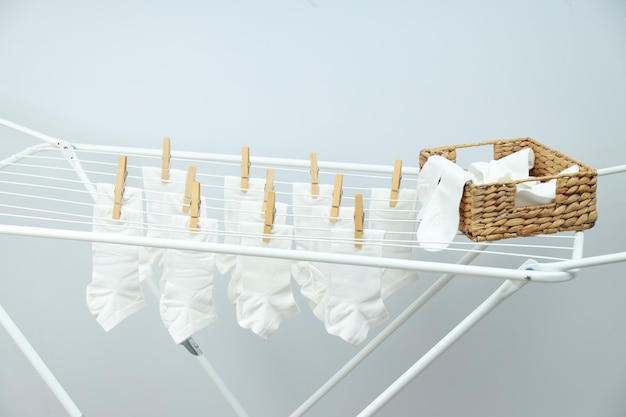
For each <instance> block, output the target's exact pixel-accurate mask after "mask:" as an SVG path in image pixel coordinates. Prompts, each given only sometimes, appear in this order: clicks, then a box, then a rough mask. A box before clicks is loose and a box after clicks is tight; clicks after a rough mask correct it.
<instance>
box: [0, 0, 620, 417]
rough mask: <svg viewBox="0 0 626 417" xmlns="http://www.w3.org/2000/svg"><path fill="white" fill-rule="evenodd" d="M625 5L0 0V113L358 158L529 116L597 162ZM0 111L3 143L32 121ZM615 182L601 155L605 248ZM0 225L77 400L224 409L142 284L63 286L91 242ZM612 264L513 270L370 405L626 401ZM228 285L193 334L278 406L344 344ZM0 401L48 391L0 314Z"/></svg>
mask: <svg viewBox="0 0 626 417" xmlns="http://www.w3.org/2000/svg"><path fill="white" fill-rule="evenodd" d="M625 23H626V3H624V2H623V1H617V0H616V1H578V0H569V1H566V0H559V1H517V0H516V1H508V2H500V1H475V2H462V1H440V2H436V1H421V2H418V1H387V2H382V1H378V2H375V1H366V0H361V1H353V0H349V1H328V0H315V1H313V0H312V1H306V0H289V1H286V0H283V1H242V0H233V1H221V2H218V1H180V2H167V1H136V2H124V1H117V0H113V1H107V2H87V1H61V2H47V1H17V0H2V1H0V117H1V118H5V119H8V120H11V121H14V122H17V123H20V124H23V125H26V126H28V127H31V128H33V129H36V130H40V131H42V132H45V133H48V134H50V135H54V136H58V137H61V138H64V139H66V140H69V141H74V142H85V143H96V144H110V145H116V144H124V145H126V144H127V145H131V146H148V147H159V146H160V138H162V137H163V136H166V135H169V136H171V137H172V138H174V139H173V140H174V141H175V142H174V143H175V145H176V148H177V149H181V150H198V151H205V152H216V153H222V152H223V153H238V152H239V150H240V147H241V146H242V145H248V146H250V147H251V149H253V150H255V151H256V152H257V154H262V155H263V156H278V157H289V158H306V157H307V155H308V152H309V151H311V150H315V151H317V152H318V153H319V155H320V158H323V159H327V160H337V161H349V162H369V163H377V164H388V163H390V161H393V160H394V159H397V158H402V159H404V161H405V165H411V164H413V165H415V164H417V153H418V151H419V149H421V148H424V147H430V146H438V145H445V144H453V143H464V142H474V141H480V140H488V139H495V138H505V137H517V136H532V137H534V138H536V139H538V140H540V141H542V142H544V143H546V144H548V145H549V146H551V147H553V148H556V149H559V150H561V151H562V152H564V153H567V154H569V155H571V156H572V157H574V158H576V159H579V160H581V161H583V162H586V163H587V164H589V165H592V166H594V167H596V168H602V167H608V166H613V165H618V164H624V163H626V152H625V151H626V144H625V142H624V134H625V133H626V117H625V114H626V100H624V98H625V97H626V77H625V76H624V74H626V47H625V44H626V24H625ZM1 134H2V136H3V137H2V147H1V149H2V151H3V155H2V157H4V156H8V155H10V154H11V153H12V152H16V151H18V150H20V149H22V148H24V147H26V146H30V145H32V144H34V143H36V142H32V141H28V140H26V139H25V138H24V137H23V136H19V135H13V134H8V133H7V132H6V131H3V132H2V133H1ZM624 189H625V188H624V175H622V176H611V177H603V178H602V179H601V181H600V186H599V190H598V210H599V221H598V223H597V226H596V227H595V228H594V229H592V230H591V231H589V232H588V233H587V235H586V241H587V244H586V253H587V254H589V255H593V254H605V253H611V252H614V251H624V250H626V244H624V240H623V235H624V232H625V231H626V227H625V223H624V220H623V215H622V214H623V194H624ZM0 245H1V246H0V247H1V248H2V255H0V259H2V266H3V269H2V274H0V277H1V279H0V303H1V304H2V305H3V306H4V308H5V309H6V310H7V311H8V313H9V314H11V315H12V317H13V319H14V320H15V321H16V323H17V324H18V325H19V326H20V327H21V329H22V331H23V332H24V333H25V334H26V336H27V337H28V338H29V340H30V341H31V342H32V344H33V345H34V346H35V348H36V349H37V350H38V351H39V353H40V354H41V356H42V357H43V359H44V360H45V361H46V362H47V363H48V365H49V366H50V368H51V369H52V370H53V371H54V372H55V374H56V375H57V376H58V378H59V379H60V381H61V382H62V383H63V385H64V386H65V388H66V389H67V390H68V391H69V393H70V394H71V395H72V396H73V398H74V399H75V401H76V402H77V404H78V405H79V407H81V409H82V410H83V411H84V412H85V414H86V415H87V416H90V417H96V416H116V417H125V416H144V415H145V416H155V417H164V416H181V415H195V416H229V415H232V412H231V410H230V409H229V407H228V405H227V404H226V402H225V401H224V400H223V399H222V398H221V397H220V395H219V394H218V393H217V391H216V389H215V388H214V386H213V385H212V384H211V383H210V382H209V381H208V379H207V378H206V375H205V374H204V373H203V372H202V370H201V369H200V368H199V367H198V366H197V364H196V363H195V360H194V359H193V357H191V356H190V355H188V354H187V353H186V352H185V351H184V350H183V349H182V348H180V347H177V346H175V345H174V344H173V343H172V341H171V339H169V336H168V335H167V333H166V332H164V331H163V326H162V323H161V322H160V318H159V316H158V311H157V309H156V307H157V305H156V302H155V301H150V300H149V303H148V306H147V307H146V308H145V309H144V310H142V311H141V312H139V313H137V314H136V315H134V316H133V317H132V319H130V320H127V321H126V322H124V323H123V324H122V325H120V326H119V327H118V328H116V329H114V331H112V332H110V333H109V334H105V333H104V332H103V331H102V330H101V329H100V328H99V326H98V325H97V324H96V323H95V321H94V320H93V318H92V317H91V316H90V315H89V312H88V310H87V308H86V305H85V302H84V291H85V286H86V284H87V283H88V282H89V280H90V268H91V260H90V247H89V245H88V244H86V243H77V242H66V241H51V240H44V239H34V238H25V237H24V238H17V237H6V236H2V237H0ZM623 268H624V266H623V264H617V265H610V266H603V267H597V268H591V269H586V270H583V271H581V272H580V274H579V276H578V278H577V279H575V280H574V281H571V282H568V283H564V284H558V285H530V286H527V287H526V288H524V289H523V290H522V291H521V292H520V293H519V294H517V295H516V296H514V297H513V298H512V299H510V300H509V301H508V302H507V303H505V304H503V305H502V306H500V307H499V308H498V309H497V310H496V311H495V312H494V313H493V315H492V316H490V317H488V318H487V319H486V320H485V321H483V322H482V323H480V324H479V325H478V326H477V327H476V328H474V329H473V330H472V331H471V332H470V333H469V334H468V335H467V336H466V337H465V338H463V339H462V340H461V341H460V342H459V343H458V344H457V345H455V346H454V347H453V348H452V349H451V350H449V351H448V352H447V353H446V354H445V355H444V356H443V357H442V358H441V359H440V360H439V361H438V362H436V363H435V364H434V365H432V367H430V368H429V369H428V370H427V371H426V372H425V373H424V374H423V375H422V376H421V377H420V378H418V379H417V380H415V381H414V382H413V383H411V384H410V385H409V386H408V387H407V389H406V390H404V391H403V392H402V393H401V394H400V395H398V396H397V397H396V398H395V399H394V401H393V402H392V403H390V404H389V405H388V406H387V407H385V408H384V409H383V411H382V412H381V413H380V415H381V416H408V415H417V416H428V417H434V416H456V415H463V416H503V415H505V416H509V417H518V416H519V417H522V416H523V417H531V416H537V417H540V416H569V417H575V416H579V417H588V416H603V417H604V416H606V417H619V416H624V415H625V414H626V397H625V396H624V389H625V387H626V354H625V353H624V352H626V321H625V320H624V317H625V316H626V304H625V303H624V295H625V294H626V277H625V276H624V274H623ZM432 280H433V277H430V276H428V275H424V276H423V278H422V280H421V281H420V282H419V283H417V284H416V285H414V286H413V287H411V288H409V289H407V290H406V291H404V292H403V293H402V294H399V295H397V296H396V297H394V298H393V299H392V300H390V303H389V305H388V307H389V309H390V311H391V313H392V314H397V313H398V312H400V311H401V310H402V309H403V308H404V307H406V306H407V305H408V304H409V303H410V302H411V300H412V299H414V298H415V297H416V296H417V295H418V294H419V293H420V292H421V291H422V290H423V289H425V288H426V286H427V285H428V284H429V283H431V282H432ZM494 285H495V283H494V282H493V281H491V280H484V279H476V278H463V279H458V280H457V281H455V282H453V283H452V284H451V285H450V286H449V287H448V288H446V289H445V290H444V291H443V292H442V293H441V294H440V295H439V296H438V297H436V299H434V300H433V301H432V302H431V303H430V304H429V305H428V306H427V307H426V308H424V310H423V311H421V312H420V313H419V314H418V315H417V316H415V317H414V318H412V319H411V320H410V321H409V322H408V323H407V324H406V325H405V326H404V327H403V328H402V329H400V330H399V331H398V332H397V334H395V335H394V336H393V337H392V338H391V339H390V340H389V341H388V343H387V344H386V345H385V346H383V347H381V348H380V349H379V350H378V351H377V352H375V353H374V354H373V355H372V356H371V357H370V358H369V359H368V360H367V361H366V362H365V363H364V364H363V365H362V366H361V367H359V368H357V369H356V370H355V371H354V372H353V373H352V374H351V375H350V376H349V377H348V378H347V379H346V380H345V381H343V382H342V383H341V384H340V385H339V386H338V387H337V389H336V391H334V392H332V393H331V394H329V395H328V396H327V397H326V398H324V399H323V400H322V401H321V402H320V403H319V404H318V405H317V406H316V407H315V408H314V409H312V410H311V412H310V414H309V415H311V416H348V415H355V414H356V413H357V412H358V411H360V410H361V409H362V408H363V407H365V405H367V404H368V403H369V402H370V401H371V400H372V399H373V398H374V397H375V396H376V395H378V394H379V393H380V392H381V391H382V390H383V389H384V388H385V387H386V386H387V384H389V383H390V382H391V381H393V380H394V379H395V378H396V377H397V376H399V375H400V373H401V372H403V370H404V369H405V368H406V367H408V366H410V365H411V364H412V363H413V362H414V361H415V360H416V359H417V358H418V357H419V356H420V355H421V354H422V353H423V352H425V351H426V350H427V349H428V348H429V347H430V346H431V345H432V344H433V343H434V342H435V341H436V340H438V338H439V337H441V336H442V335H443V334H445V332H446V331H447V330H448V329H450V328H451V326H453V325H454V323H456V321H458V320H460V319H461V318H462V317H463V316H464V315H465V314H467V312H469V311H470V310H471V309H472V308H473V307H474V306H476V305H477V304H478V303H479V302H480V300H481V299H482V298H484V297H485V296H486V295H487V294H488V293H489V291H490V290H491V289H493V288H494ZM225 290H226V283H225V282H224V280H222V281H220V282H218V285H217V288H216V294H217V295H216V303H218V304H217V308H218V309H219V311H221V312H223V313H222V314H221V316H220V321H219V322H218V323H217V324H215V325H213V326H211V327H210V328H207V329H205V330H203V331H202V332H200V333H199V334H198V335H197V336H196V339H197V340H198V342H199V343H200V344H201V346H203V349H204V350H205V352H206V353H207V356H208V357H209V358H210V359H211V360H212V361H213V363H214V365H215V367H216V368H217V370H218V372H219V373H220V374H222V375H223V376H224V378H225V380H226V382H227V384H229V385H230V386H232V388H233V390H234V391H235V393H236V395H238V396H239V398H240V400H241V402H242V403H243V405H244V406H245V407H246V409H248V410H249V412H250V414H251V415H252V416H285V415H288V414H289V412H290V411H292V410H293V409H295V408H296V406H298V405H299V404H300V402H301V401H303V400H304V399H305V398H307V397H308V395H309V394H311V393H312V392H313V391H314V390H315V389H316V388H317V387H318V386H319V385H320V384H321V383H322V382H323V381H325V380H326V378H328V377H329V376H330V375H332V374H333V373H334V372H335V371H336V370H337V369H338V368H339V367H340V366H341V364H342V363H344V362H345V361H346V360H348V359H349V358H350V357H352V355H353V354H354V353H356V350H355V348H353V347H351V346H348V345H347V344H345V343H344V342H342V341H340V340H339V339H338V338H334V337H331V336H328V335H327V334H325V333H324V331H323V328H322V327H321V326H320V325H319V323H318V322H316V321H315V320H314V319H312V317H311V315H310V314H301V315H300V316H299V317H298V318H297V319H293V320H291V321H290V322H288V323H285V324H284V325H283V326H282V327H281V329H280V330H279V332H278V333H276V334H275V335H274V336H272V337H271V338H270V339H269V340H266V341H263V340H261V339H259V338H258V337H256V336H254V335H252V334H251V333H250V332H248V331H244V330H243V329H241V328H239V327H238V325H237V323H236V321H235V318H234V313H233V310H232V306H231V305H230V304H228V302H227V300H226V298H225ZM372 333H373V334H375V333H376V331H375V332H372ZM0 415H2V416H10V417H12V416H19V417H28V416H43V415H46V416H63V415H65V414H64V411H63V409H62V408H61V407H60V405H59V404H58V402H57V401H56V400H55V398H54V397H53V396H52V395H51V394H50V392H49V391H48V389H47V387H46V386H45V385H44V384H43V383H42V382H41V380H40V379H39V378H38V376H37V374H36V373H35V372H34V371H33V369H32V368H31V367H30V365H29V364H28V363H27V362H26V360H25V359H24V357H23V356H22V355H21V353H20V352H19V350H18V349H17V348H16V347H15V345H14V344H13V343H12V341H11V340H10V339H9V337H8V336H7V335H6V333H5V332H4V331H2V330H0Z"/></svg>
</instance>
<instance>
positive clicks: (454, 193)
mask: <svg viewBox="0 0 626 417" xmlns="http://www.w3.org/2000/svg"><path fill="white" fill-rule="evenodd" d="M438 176H439V178H437V177H438ZM471 179H472V175H471V174H469V173H468V172H467V171H465V170H463V168H461V167H460V166H458V165H457V164H455V163H454V162H452V161H449V160H447V159H446V158H443V157H441V156H438V155H434V156H431V157H430V158H428V160H427V161H426V163H425V164H424V166H423V167H422V170H421V171H420V175H419V176H418V194H419V193H423V194H422V197H420V199H421V198H424V200H421V201H422V204H423V207H422V210H421V211H420V214H419V218H421V223H420V225H419V227H418V229H417V240H418V242H419V244H420V246H422V247H423V248H424V249H426V250H428V251H438V250H441V249H444V248H446V247H448V245H449V244H450V242H452V241H453V240H454V236H455V235H456V233H457V231H458V229H459V220H460V214H459V203H460V202H461V197H462V196H463V187H464V186H465V183H466V182H467V181H469V180H471Z"/></svg>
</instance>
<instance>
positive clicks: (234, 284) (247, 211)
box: [228, 201, 287, 304]
mask: <svg viewBox="0 0 626 417" xmlns="http://www.w3.org/2000/svg"><path fill="white" fill-rule="evenodd" d="M262 208H263V203H262V202H260V201H242V202H241V205H240V215H239V216H240V218H239V223H240V224H241V223H258V224H262V225H264V224H265V215H263V216H261V214H260V213H261V211H262ZM275 209H276V212H275V214H274V216H275V217H274V224H285V223H286V222H287V204H285V203H276V205H275ZM239 232H241V230H239ZM233 259H234V260H235V259H236V258H235V257H234V258H233ZM239 295H241V273H240V271H238V270H237V269H236V268H235V269H234V270H233V271H232V275H231V278H230V281H229V282H228V299H229V300H230V302H231V303H233V304H235V303H236V302H237V300H238V299H239Z"/></svg>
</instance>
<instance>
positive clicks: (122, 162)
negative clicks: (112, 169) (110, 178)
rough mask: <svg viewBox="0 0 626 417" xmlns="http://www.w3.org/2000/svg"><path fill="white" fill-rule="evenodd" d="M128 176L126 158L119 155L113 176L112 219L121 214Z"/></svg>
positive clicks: (116, 218) (117, 217)
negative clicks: (115, 172)
mask: <svg viewBox="0 0 626 417" xmlns="http://www.w3.org/2000/svg"><path fill="white" fill-rule="evenodd" d="M127 176H128V158H127V157H126V155H120V157H119V158H118V161H117V175H116V177H115V190H114V192H113V220H119V219H120V216H121V215H122V201H123V200H124V188H125V187H126V177H127Z"/></svg>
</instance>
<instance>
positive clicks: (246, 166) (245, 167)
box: [241, 146, 250, 193]
mask: <svg viewBox="0 0 626 417" xmlns="http://www.w3.org/2000/svg"><path fill="white" fill-rule="evenodd" d="M249 179H250V148H249V147H247V146H243V147H242V148H241V192H242V193H245V192H247V191H248V180H249Z"/></svg>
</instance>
